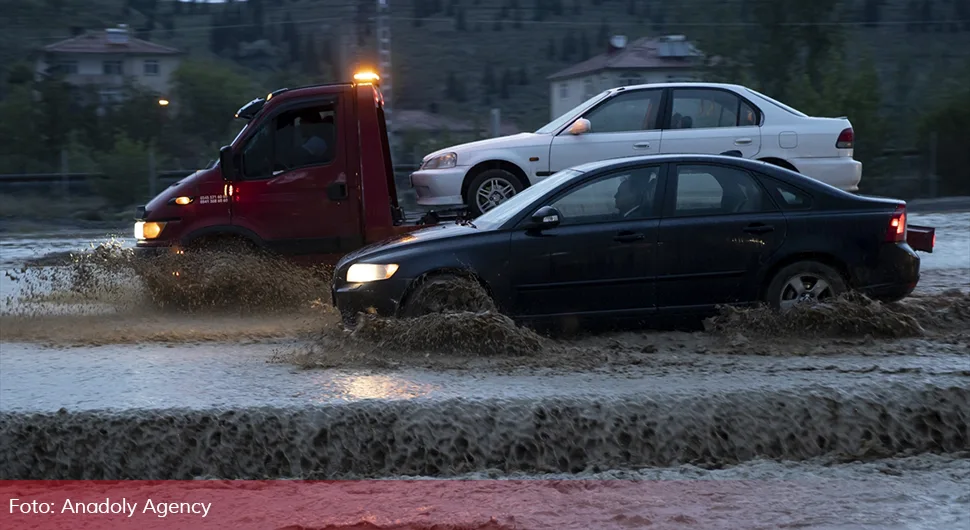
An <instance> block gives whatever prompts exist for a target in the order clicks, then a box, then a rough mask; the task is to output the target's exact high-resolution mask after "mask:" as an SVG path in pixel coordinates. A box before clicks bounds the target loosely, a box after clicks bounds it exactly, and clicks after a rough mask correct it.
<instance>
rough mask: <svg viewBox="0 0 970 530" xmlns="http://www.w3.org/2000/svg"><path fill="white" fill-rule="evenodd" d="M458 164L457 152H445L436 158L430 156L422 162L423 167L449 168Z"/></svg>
mask: <svg viewBox="0 0 970 530" xmlns="http://www.w3.org/2000/svg"><path fill="white" fill-rule="evenodd" d="M457 164H458V155H457V154H456V153H445V154H443V155H438V156H436V157H434V158H429V159H427V160H425V161H424V163H422V164H421V169H448V168H450V167H455V166H456V165H457Z"/></svg>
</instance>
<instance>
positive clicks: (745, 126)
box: [660, 88, 761, 158]
mask: <svg viewBox="0 0 970 530" xmlns="http://www.w3.org/2000/svg"><path fill="white" fill-rule="evenodd" d="M671 99H672V104H671V105H670V106H669V107H668V108H669V109H670V115H669V116H668V117H667V118H668V119H667V120H666V122H667V124H668V125H667V127H665V128H664V132H663V140H662V141H661V143H660V152H661V153H662V154H669V153H695V154H709V155H718V154H722V153H725V152H728V151H740V152H741V155H742V156H744V158H754V157H755V156H756V155H757V154H758V152H759V151H761V127H759V125H758V124H759V123H760V116H758V110H757V109H755V108H754V107H752V106H751V105H749V104H748V103H746V102H745V101H744V100H743V99H741V98H740V97H738V95H737V94H735V93H734V92H731V91H729V90H725V89H721V88H673V89H671Z"/></svg>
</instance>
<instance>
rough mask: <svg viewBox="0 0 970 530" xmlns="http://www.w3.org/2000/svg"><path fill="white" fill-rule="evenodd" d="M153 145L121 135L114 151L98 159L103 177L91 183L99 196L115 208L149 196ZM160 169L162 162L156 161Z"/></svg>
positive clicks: (103, 154) (117, 139) (99, 156)
mask: <svg viewBox="0 0 970 530" xmlns="http://www.w3.org/2000/svg"><path fill="white" fill-rule="evenodd" d="M150 152H151V146H150V145H149V144H146V143H142V142H138V141H135V140H132V139H131V138H128V137H127V136H125V135H124V134H119V135H118V137H117V138H116V139H115V143H114V148H113V149H112V150H111V151H109V152H107V153H100V154H99V155H98V156H97V157H96V159H97V163H98V165H99V166H100V167H101V172H102V174H103V176H102V177H101V178H98V179H95V180H94V182H93V183H92V184H93V186H94V189H95V190H96V191H97V192H98V194H99V195H101V196H102V197H104V198H105V200H107V201H108V202H109V203H110V204H112V205H114V206H127V205H131V204H134V203H136V202H138V201H142V200H144V199H145V198H146V196H147V195H148V188H149V186H148V179H149V171H150V169H149V157H150V154H149V153H150ZM155 167H156V168H157V167H159V160H158V159H156V160H155Z"/></svg>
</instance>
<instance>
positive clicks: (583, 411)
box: [0, 384, 970, 479]
mask: <svg viewBox="0 0 970 530" xmlns="http://www.w3.org/2000/svg"><path fill="white" fill-rule="evenodd" d="M968 415H970V389H968V388H966V387H958V386H948V387H934V386H922V387H919V388H914V387H913V386H912V385H900V384H895V385H889V384H887V385H886V386H885V387H882V388H879V387H877V388H875V389H869V390H864V391H857V392H855V393H850V392H847V391H840V390H836V389H832V388H818V389H815V390H812V391H809V392H804V391H803V392H801V393H796V392H792V391H767V390H765V391H748V392H746V391H735V392H726V393H720V394H714V393H711V394H708V395H703V396H690V397H674V396H670V397H669V398H664V399H656V400H654V399H646V398H644V399H637V398H632V397H629V398H622V399H621V398H617V399H609V400H607V399H601V400H595V399H580V398H569V399H566V398H560V399H556V398H545V399H540V400H499V399H493V400H480V401H471V400H446V401H438V402H422V401H405V402H374V401H367V402H359V403H352V404H346V405H333V406H326V407H318V408H304V409H280V408H268V407H263V408H248V409H241V410H222V411H219V410H211V411H198V410H196V411H190V410H145V411H123V412H98V411H90V412H67V411H64V410H62V411H60V412H57V413H15V412H6V413H2V414H0V478H2V479H31V478H45V479H191V478H193V477H198V476H212V477H221V478H279V477H312V478H332V477H378V476H388V475H429V476H454V475H456V474H461V473H469V472H474V471H481V470H487V469H498V470H501V471H504V472H514V471H523V472H529V473H536V472H568V473H577V472H583V471H589V470H597V469H611V468H636V467H646V466H673V465H678V464H683V463H693V464H697V465H703V466H708V467H718V466H724V465H730V464H736V463H739V462H745V461H750V460H752V459H756V458H771V459H790V460H803V459H806V458H812V457H818V456H822V455H833V456H836V457H840V458H845V459H848V460H850V461H851V460H855V459H871V458H875V457H884V456H891V455H895V454H899V453H924V452H957V451H964V450H968V449H970V439H968V435H967V426H968V422H970V418H968Z"/></svg>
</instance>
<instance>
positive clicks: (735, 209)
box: [673, 165, 775, 217]
mask: <svg viewBox="0 0 970 530" xmlns="http://www.w3.org/2000/svg"><path fill="white" fill-rule="evenodd" d="M676 175H677V176H676V183H677V185H676V190H677V191H676V195H675V198H676V199H675V203H674V208H673V216H674V217H693V216H698V215H723V214H731V213H755V212H763V211H771V210H774V209H775V208H774V206H773V205H772V204H771V201H770V200H769V199H768V198H767V197H765V192H764V190H763V189H762V188H761V186H760V185H758V183H757V181H755V179H754V177H752V176H751V175H750V174H748V172H746V171H741V170H738V169H733V168H727V167H721V166H704V165H680V166H677V171H676Z"/></svg>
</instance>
